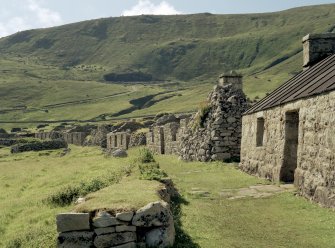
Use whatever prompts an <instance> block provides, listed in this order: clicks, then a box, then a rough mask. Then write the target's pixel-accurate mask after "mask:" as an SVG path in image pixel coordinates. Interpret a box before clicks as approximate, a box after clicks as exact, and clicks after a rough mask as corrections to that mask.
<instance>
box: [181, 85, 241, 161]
mask: <svg viewBox="0 0 335 248" xmlns="http://www.w3.org/2000/svg"><path fill="white" fill-rule="evenodd" d="M247 107H248V104H247V100H246V96H245V94H244V93H243V91H242V89H241V88H239V87H236V86H235V85H232V84H227V85H217V86H215V87H214V90H213V91H212V92H211V93H210V94H209V96H208V98H207V101H206V102H205V103H203V104H202V106H201V108H200V110H199V111H198V112H197V113H196V114H195V115H194V116H193V117H192V119H191V121H190V122H189V123H187V124H186V126H184V127H182V128H183V132H182V134H181V139H180V147H179V151H180V157H181V158H182V159H184V160H199V161H212V160H221V161H233V160H238V159H239V157H240V144H241V128H242V113H243V112H244V111H246V109H247Z"/></svg>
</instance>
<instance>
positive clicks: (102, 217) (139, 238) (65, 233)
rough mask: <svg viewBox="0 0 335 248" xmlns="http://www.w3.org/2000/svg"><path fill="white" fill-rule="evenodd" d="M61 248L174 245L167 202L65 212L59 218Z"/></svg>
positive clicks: (172, 227)
mask: <svg viewBox="0 0 335 248" xmlns="http://www.w3.org/2000/svg"><path fill="white" fill-rule="evenodd" d="M56 223H57V231H58V232H59V235H58V245H57V246H58V247H62V248H73V247H90V248H93V247H97V248H106V247H118V248H120V247H123V248H132V247H134V248H136V247H171V246H172V245H173V243H174V239H175V229H174V221H173V216H172V213H171V210H170V206H169V204H168V203H166V202H164V201H158V202H152V203H149V204H148V205H146V206H144V207H143V208H140V209H138V210H137V211H134V212H132V211H130V212H119V213H116V214H113V213H109V212H107V211H98V212H96V213H63V214H59V215H57V217H56Z"/></svg>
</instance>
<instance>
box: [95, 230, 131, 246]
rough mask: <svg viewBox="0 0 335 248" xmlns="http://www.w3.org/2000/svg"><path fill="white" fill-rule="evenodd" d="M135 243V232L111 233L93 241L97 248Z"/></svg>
mask: <svg viewBox="0 0 335 248" xmlns="http://www.w3.org/2000/svg"><path fill="white" fill-rule="evenodd" d="M130 242H136V233H135V232H123V233H111V234H105V235H100V236H97V237H96V238H95V239H94V245H95V246H96V247H97V248H108V247H114V246H117V245H122V244H127V243H130Z"/></svg>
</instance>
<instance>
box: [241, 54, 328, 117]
mask: <svg viewBox="0 0 335 248" xmlns="http://www.w3.org/2000/svg"><path fill="white" fill-rule="evenodd" d="M332 90H335V54H333V55H330V56H329V57H327V58H325V59H324V60H322V61H320V62H319V63H317V64H315V65H314V66H312V67H310V68H308V69H307V70H304V71H302V72H300V73H298V74H297V75H296V76H294V77H293V78H291V79H290V80H288V81H287V82H286V83H284V84H283V85H282V86H280V87H279V88H277V89H276V90H274V91H273V92H272V93H270V94H269V95H267V96H266V97H265V98H263V99H262V100H260V101H259V102H258V103H256V104H255V105H254V106H252V107H251V108H250V109H248V110H247V111H246V112H245V113H244V115H248V114H252V113H256V112H258V111H262V110H266V109H269V108H272V107H276V106H279V105H283V104H285V103H288V102H292V101H295V100H298V99H302V98H306V97H310V96H314V95H318V94H321V93H324V92H327V91H332Z"/></svg>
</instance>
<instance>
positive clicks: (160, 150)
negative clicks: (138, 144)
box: [147, 126, 165, 154]
mask: <svg viewBox="0 0 335 248" xmlns="http://www.w3.org/2000/svg"><path fill="white" fill-rule="evenodd" d="M147 147H148V148H149V149H150V150H151V151H152V152H154V153H157V154H164V153H165V145H164V129H163V127H161V126H154V127H152V128H151V130H150V131H149V132H148V133H147Z"/></svg>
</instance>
